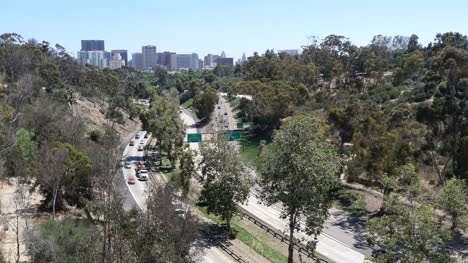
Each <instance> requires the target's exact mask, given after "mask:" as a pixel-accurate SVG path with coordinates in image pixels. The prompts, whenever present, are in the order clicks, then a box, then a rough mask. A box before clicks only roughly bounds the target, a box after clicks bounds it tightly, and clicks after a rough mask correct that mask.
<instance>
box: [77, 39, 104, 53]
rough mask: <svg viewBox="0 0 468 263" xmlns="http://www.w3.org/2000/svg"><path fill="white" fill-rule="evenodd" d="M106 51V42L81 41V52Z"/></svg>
mask: <svg viewBox="0 0 468 263" xmlns="http://www.w3.org/2000/svg"><path fill="white" fill-rule="evenodd" d="M94 50H100V51H104V40H81V51H94Z"/></svg>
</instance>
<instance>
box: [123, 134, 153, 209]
mask: <svg viewBox="0 0 468 263" xmlns="http://www.w3.org/2000/svg"><path fill="white" fill-rule="evenodd" d="M145 133H146V132H145V131H140V132H138V133H137V134H135V135H139V136H140V139H133V140H134V143H135V144H134V146H130V145H127V146H126V147H125V150H124V152H123V157H122V159H125V160H127V161H129V162H131V167H130V168H125V166H124V167H122V172H123V175H124V178H125V183H126V184H127V180H128V178H129V177H130V176H133V177H135V168H136V166H135V164H134V162H136V161H143V151H138V146H139V145H143V146H144V145H146V143H147V141H148V140H149V139H150V138H151V137H149V138H148V139H145V138H144V135H145ZM140 142H143V144H140ZM135 179H136V177H135ZM127 186H128V190H129V193H130V195H131V197H132V199H133V200H135V203H136V204H137V206H138V207H139V208H140V209H142V210H144V209H145V207H146V205H145V203H146V198H147V196H148V181H139V180H136V182H135V184H134V185H129V184H127Z"/></svg>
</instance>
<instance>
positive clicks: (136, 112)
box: [128, 103, 144, 120]
mask: <svg viewBox="0 0 468 263" xmlns="http://www.w3.org/2000/svg"><path fill="white" fill-rule="evenodd" d="M143 110H144V107H143V106H142V105H138V104H136V103H129V104H128V113H129V115H130V116H129V117H130V120H133V119H134V118H135V117H138V116H140V114H141V112H143Z"/></svg>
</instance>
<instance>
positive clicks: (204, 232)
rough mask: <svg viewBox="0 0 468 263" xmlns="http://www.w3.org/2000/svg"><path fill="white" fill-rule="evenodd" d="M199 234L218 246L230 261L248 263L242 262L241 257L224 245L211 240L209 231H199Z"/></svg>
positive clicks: (214, 239) (213, 239) (211, 236)
mask: <svg viewBox="0 0 468 263" xmlns="http://www.w3.org/2000/svg"><path fill="white" fill-rule="evenodd" d="M200 232H201V233H202V234H203V235H204V236H205V237H206V238H207V239H208V240H209V241H210V242H211V243H212V244H214V245H216V246H218V247H219V248H221V249H222V250H223V251H224V252H225V253H226V254H227V255H229V256H230V257H231V258H232V259H234V260H235V261H236V262H239V263H249V262H248V261H246V260H244V259H243V258H242V257H240V256H239V255H237V254H236V253H235V252H234V251H233V250H232V249H230V248H229V247H227V246H226V245H224V244H223V243H222V242H219V241H218V240H216V238H213V234H212V233H210V231H207V230H204V229H202V230H200Z"/></svg>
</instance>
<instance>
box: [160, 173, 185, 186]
mask: <svg viewBox="0 0 468 263" xmlns="http://www.w3.org/2000/svg"><path fill="white" fill-rule="evenodd" d="M163 174H164V176H166V178H167V180H168V181H169V182H170V183H171V184H172V185H174V186H175V187H176V188H181V187H182V179H181V177H180V170H179V169H174V170H171V171H169V170H168V171H166V172H163Z"/></svg>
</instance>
